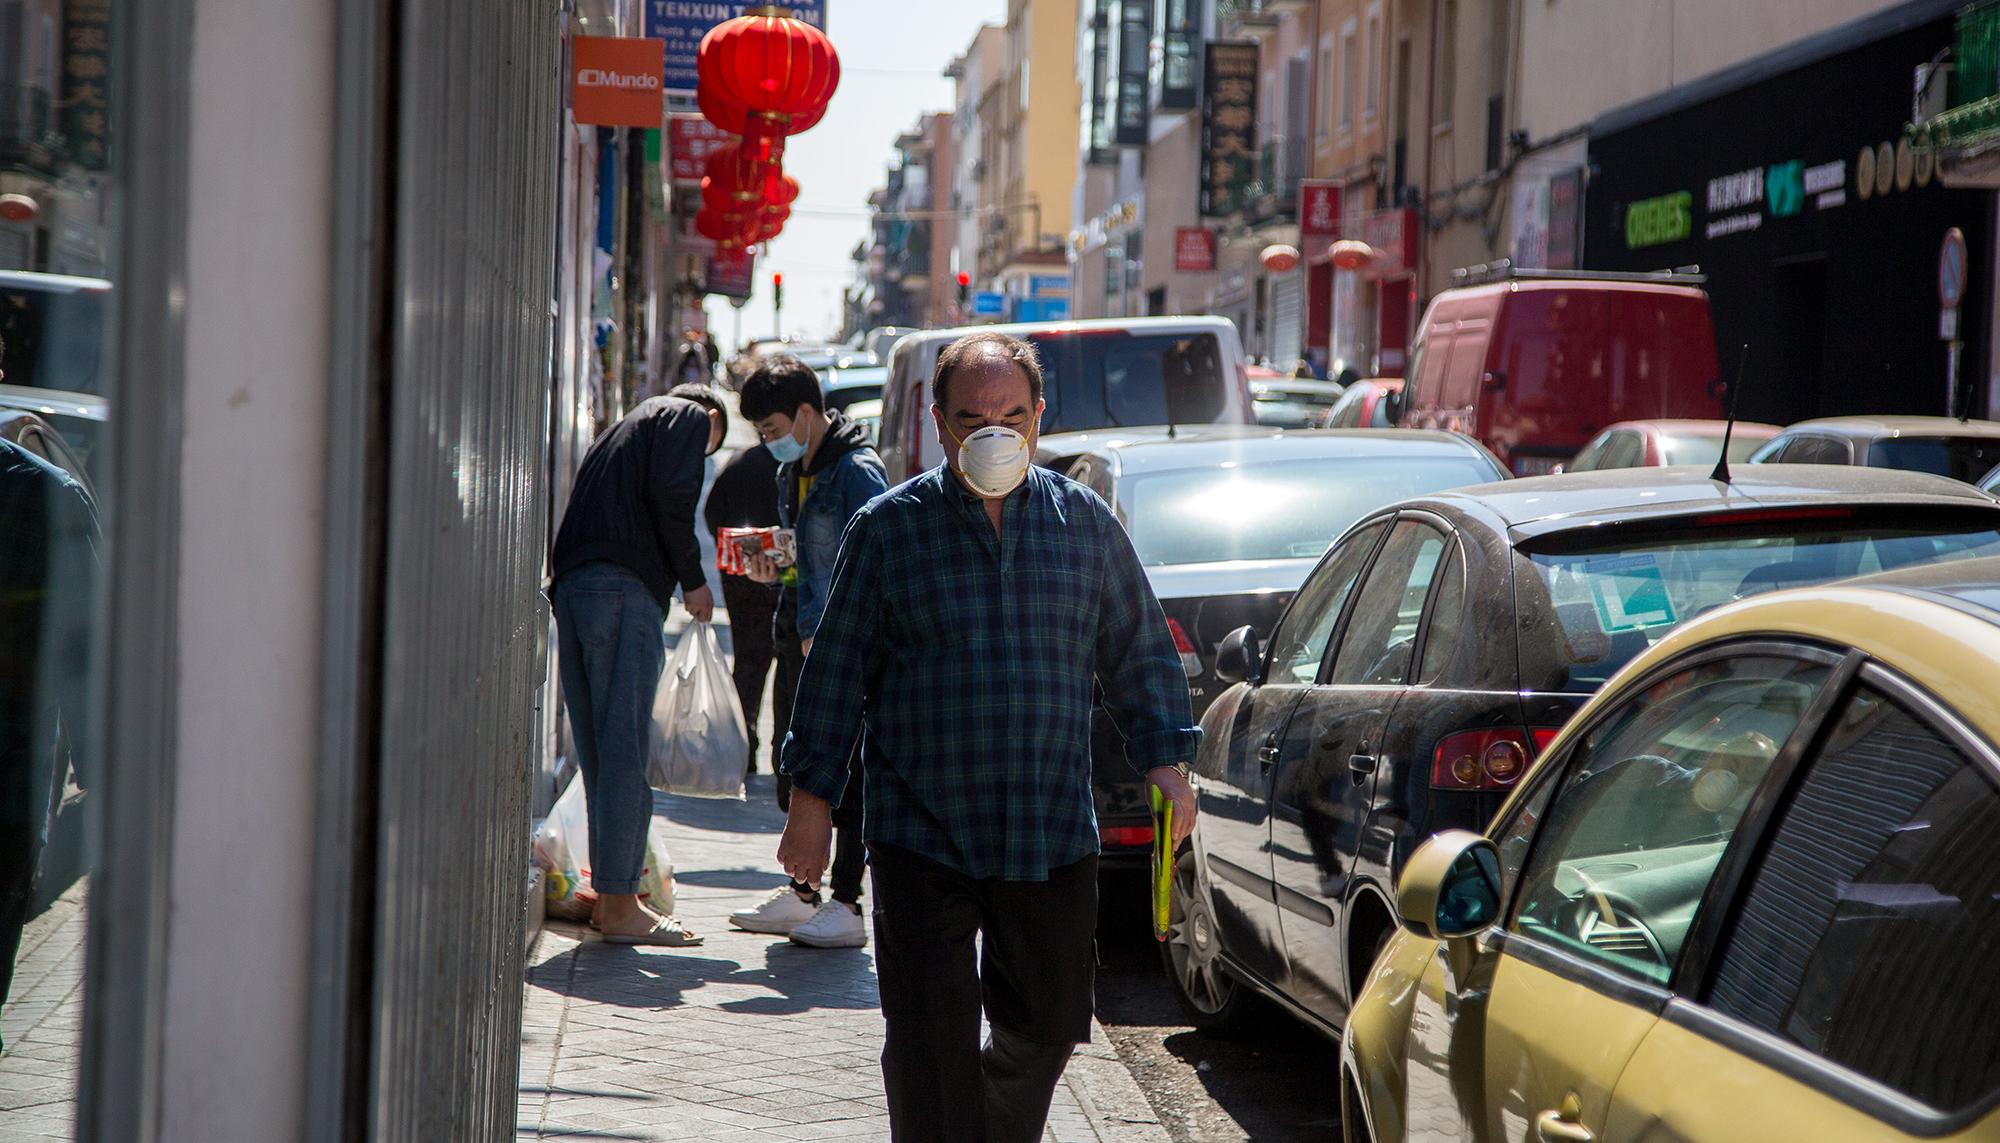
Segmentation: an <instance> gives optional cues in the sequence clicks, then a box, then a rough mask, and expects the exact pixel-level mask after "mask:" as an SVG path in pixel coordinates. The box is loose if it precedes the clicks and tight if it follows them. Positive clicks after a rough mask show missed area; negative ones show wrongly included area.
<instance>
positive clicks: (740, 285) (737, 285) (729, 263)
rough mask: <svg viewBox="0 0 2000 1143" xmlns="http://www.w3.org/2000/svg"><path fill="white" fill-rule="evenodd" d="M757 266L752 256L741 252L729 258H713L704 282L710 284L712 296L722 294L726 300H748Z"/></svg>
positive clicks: (705, 273) (709, 260) (710, 260)
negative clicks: (753, 268) (754, 268)
mask: <svg viewBox="0 0 2000 1143" xmlns="http://www.w3.org/2000/svg"><path fill="white" fill-rule="evenodd" d="M755 265H756V262H755V260H754V259H752V258H751V257H750V255H748V254H744V253H741V252H739V253H737V254H736V255H735V256H733V257H729V258H717V257H714V256H711V257H710V258H709V259H708V266H707V268H706V270H705V271H704V273H703V274H702V280H703V281H704V282H706V283H708V292H709V293H711V294H721V295H722V296H723V297H725V298H748V297H749V296H750V283H751V281H752V280H753V279H754V277H755V275H754V273H753V272H752V267H754V266H755Z"/></svg>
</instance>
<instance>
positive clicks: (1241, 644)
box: [1215, 627, 1264, 683]
mask: <svg viewBox="0 0 2000 1143" xmlns="http://www.w3.org/2000/svg"><path fill="white" fill-rule="evenodd" d="M1263 642H1264V641H1263V640H1262V639H1260V638H1258V636H1257V629H1256V628H1255V627H1238V628H1237V629H1236V630H1234V631H1231V632H1230V633H1229V634H1228V635H1227V636H1225V637H1224V638H1223V640H1222V646H1220V647H1217V648H1216V649H1215V677H1216V678H1218V679H1221V680H1222V681H1223V682H1225V683H1241V682H1246V681H1247V682H1261V681H1262V680H1263V677H1264V647H1263Z"/></svg>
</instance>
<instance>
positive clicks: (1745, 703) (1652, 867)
mask: <svg viewBox="0 0 2000 1143" xmlns="http://www.w3.org/2000/svg"><path fill="white" fill-rule="evenodd" d="M1827 675H1828V670H1827V668H1826V667H1824V666H1821V665H1819V664H1816V663H1805V662H1801V661H1798V660H1793V659H1784V658H1777V657H1766V656H1743V657H1737V658H1731V659H1724V660H1719V661H1716V662H1711V663H1706V664H1703V665H1701V666H1698V667H1693V668H1690V669H1689V670H1686V671H1683V672H1681V673H1680V674H1678V675H1675V676H1673V677H1671V678H1669V679H1666V680H1665V681H1663V682H1661V683H1659V684H1658V685H1655V686H1652V687H1648V688H1647V689H1646V691H1645V692H1644V693H1642V694H1636V695H1631V696H1629V697H1627V698H1626V699H1625V700H1624V702H1623V703H1622V704H1621V705H1620V706H1619V707H1618V708H1617V709H1616V710H1614V711H1613V712H1612V713H1611V714H1610V715H1609V716H1608V717H1607V718H1606V719H1605V721H1604V722H1603V723H1601V724H1600V725H1599V726H1598V727H1597V728H1596V729H1594V730H1592V731H1591V732H1590V734H1589V735H1588V736H1587V737H1586V738H1585V739H1584V740H1583V741H1582V742H1581V743H1580V744H1579V747H1578V750H1577V753H1576V755H1575V758H1574V761H1573V762H1572V764H1571V768H1570V771H1569V773H1568V774H1566V775H1565V776H1564V778H1563V782H1562V787H1561V789H1560V790H1559V791H1558V792H1557V794H1556V796H1555V801H1554V804H1553V805H1552V806H1551V807H1550V810H1549V813H1548V815H1547V818H1546V820H1545V822H1544V824H1543V827H1542V830H1541V833H1540V836H1539V837H1538V838H1537V839H1536V841H1535V843H1534V849H1533V852H1532V854H1531V855H1530V857H1529V859H1528V864H1527V868H1526V870H1525V872H1524V873H1523V874H1522V877H1521V886H1522V889H1521V899H1520V905H1519V908H1518V911H1517V912H1516V915H1515V918H1514V924H1513V928H1514V929H1515V931H1517V932H1520V933H1523V934H1526V935H1529V936H1533V937H1538V938H1541V939H1542V940H1545V941H1547V942H1549V943H1550V944H1553V945H1556V946H1557V947H1559V948H1562V949H1564V950H1565V951H1567V952H1570V953H1572V954H1574V955H1576V956H1578V957H1580V958H1582V959H1584V960H1588V961H1591V962H1593V963H1596V964H1599V965H1601V966H1603V967H1605V968H1608V969H1610V970H1612V971H1614V972H1617V973H1620V974H1622V975H1625V976H1629V977H1632V978H1634V979H1636V980H1640V981H1644V982H1649V983H1652V984H1658V985H1664V984H1666V983H1667V980H1668V978H1669V977H1671V976H1672V975H1673V969H1674V965H1675V963H1676V962H1677V961H1678V960H1679V958H1680V951H1681V944H1682V942H1683V941H1684V940H1685V938H1686V936H1687V933H1688V928H1689V926H1690V925H1692V924H1693V922H1694V916H1695V908H1696V906H1697V905H1698V904H1700V902H1701V897H1702V894H1703V892H1704V891H1705V890H1706V889H1707V888H1708V881H1709V878H1710V876H1712V875H1713V874H1714V872H1715V867H1716V865H1717V863H1719V862H1720V861H1721V860H1722V852H1723V850H1724V848H1726V847H1727V846H1728V844H1729V839H1730V838H1731V836H1733V835H1734V833H1735V831H1736V824H1737V822H1738V821H1739V820H1740V819H1741V818H1742V816H1743V811H1744V810H1745V809H1746V808H1747V807H1748V806H1749V803H1750V798H1751V796H1752V795H1753V794H1754V793H1755V792H1756V791H1757V789H1758V787H1759V786H1760V785H1761V784H1762V783H1763V781H1764V775H1765V773H1766V772H1767V771H1768V770H1769V768H1770V765H1771V762H1772V760H1773V759H1775V758H1776V757H1777V755H1778V751H1779V749H1780V748H1782V747H1783V746H1784V743H1785V740H1786V739H1787V738H1789V737H1791V734H1792V731H1793V729H1794V728H1795V727H1797V726H1798V724H1799V720H1800V719H1801V718H1802V717H1803V716H1804V714H1805V710H1806V706H1807V704H1808V703H1809V702H1810V701H1811V700H1812V696H1813V693H1814V692H1815V691H1817V690H1818V689H1819V688H1820V686H1822V685H1823V684H1824V683H1825V681H1826V677H1827Z"/></svg>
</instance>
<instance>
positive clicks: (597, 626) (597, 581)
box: [555, 562, 667, 893]
mask: <svg viewBox="0 0 2000 1143" xmlns="http://www.w3.org/2000/svg"><path fill="white" fill-rule="evenodd" d="M555 602H556V635H557V638H558V640H559V641H560V642H559V646H560V656H561V665H562V696H563V706H564V707H565V708H567V709H568V711H569V725H570V734H571V736H572V737H573V738H575V740H576V760H577V765H578V767H579V768H580V769H581V770H582V771H583V797H584V802H585V805H586V807H587V809H588V811H589V815H590V863H591V871H590V880H591V884H592V885H593V886H594V887H595V888H596V890H597V891H598V892H599V893H637V892H638V891H639V872H640V870H641V869H643V868H644V867H645V864H646V829H647V826H648V825H649V824H650V823H651V822H652V820H653V791H652V789H651V787H649V786H648V785H647V784H646V750H647V747H648V744H649V743H650V741H651V735H652V724H653V692H654V691H655V690H656V689H658V687H659V685H660V671H661V669H662V668H663V667H665V665H666V659H667V649H666V642H665V638H664V633H663V631H662V627H663V625H664V616H663V615H662V613H661V611H660V603H659V601H658V600H656V599H654V598H653V593H652V592H650V591H648V590H646V585H645V584H644V583H641V582H640V581H639V577H638V576H635V575H633V574H632V573H631V572H629V571H626V570H625V569H624V568H622V567H619V566H618V565H617V564H610V563H602V562H600V563H591V564H585V565H584V566H582V567H580V568H578V569H576V570H575V571H573V572H570V573H569V574H568V575H566V576H564V577H562V579H561V580H559V581H557V583H556V600H555Z"/></svg>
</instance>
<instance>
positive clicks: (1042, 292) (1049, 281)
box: [1028, 274, 1069, 298]
mask: <svg viewBox="0 0 2000 1143" xmlns="http://www.w3.org/2000/svg"><path fill="white" fill-rule="evenodd" d="M1028 293H1029V294H1031V295H1033V296H1034V297H1037V298H1046V297H1049V296H1051V295H1053V294H1061V295H1062V296H1063V297H1068V296H1069V279H1068V278H1064V277H1060V276H1054V275H1050V276H1044V275H1041V274H1037V275H1035V276H1034V277H1031V278H1029V279H1028Z"/></svg>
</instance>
